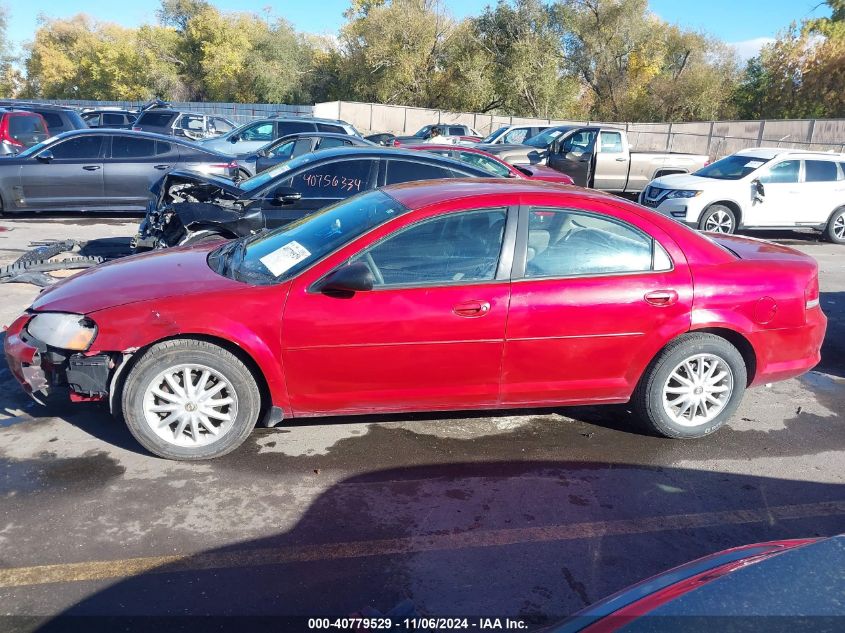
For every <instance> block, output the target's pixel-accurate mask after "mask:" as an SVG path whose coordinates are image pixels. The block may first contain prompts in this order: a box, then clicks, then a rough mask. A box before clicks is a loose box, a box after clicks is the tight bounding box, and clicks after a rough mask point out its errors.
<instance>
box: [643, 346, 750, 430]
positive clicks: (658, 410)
mask: <svg viewBox="0 0 845 633" xmlns="http://www.w3.org/2000/svg"><path fill="white" fill-rule="evenodd" d="M698 354H709V355H713V356H716V357H718V358H719V359H721V360H722V361H723V362H724V363H726V364H727V366H728V367H730V370H731V375H732V379H733V389H732V391H731V392H730V395H729V396H728V398H727V402H726V404H725V405H724V407H723V408H722V410H721V411H720V412H719V413H718V415H716V416H715V417H714V418H713V419H712V420H709V421H706V422H702V423H701V424H700V425H697V426H687V425H682V424H679V423H677V422H676V421H674V420H673V419H672V418H671V417H670V416H669V414H668V413H667V412H666V410H665V407H664V404H663V395H664V391H663V389H664V387H666V386H667V384H668V383H669V376H670V375H671V374H672V372H673V371H674V370H675V368H676V367H678V365H680V364H681V363H682V362H683V361H684V360H685V359H688V358H692V357H694V356H696V355H698ZM747 381H748V372H747V369H746V367H745V361H744V359H743V358H742V354H740V353H739V351H738V350H737V349H736V348H735V347H734V346H733V345H731V343H729V342H728V341H726V340H725V339H723V338H722V337H720V336H716V335H714V334H705V333H696V332H691V333H689V334H684V335H682V336H679V337H678V338H677V339H675V340H674V341H672V342H671V343H669V344H668V345H667V346H666V347H664V348H663V350H661V352H660V353H659V354H658V355H657V357H656V358H655V359H654V360H653V361H652V362H651V364H650V365H649V366H648V368H647V369H646V371H645V373H644V374H643V376H642V378H641V379H640V382H639V384H638V385H637V388H636V390H635V391H634V395H633V397H632V398H631V404H632V405H633V408H634V411H635V413H636V414H637V415H638V416H639V417H640V419H641V420H642V422H643V424H644V425H645V426H646V428H647V429H648V430H649V431H650V432H651V433H654V434H656V435H662V436H663V437H670V438H678V439H692V438H697V437H704V436H705V435H709V434H710V433H712V432H713V431H715V430H716V429H718V428H719V427H720V426H722V425H723V424H724V423H725V422H726V421H727V420H728V419H729V418H730V417H731V416H732V415H733V414H734V413H735V412H736V409H737V407H738V406H739V403H740V402H741V401H742V395H743V394H744V393H745V387H746V385H747Z"/></svg>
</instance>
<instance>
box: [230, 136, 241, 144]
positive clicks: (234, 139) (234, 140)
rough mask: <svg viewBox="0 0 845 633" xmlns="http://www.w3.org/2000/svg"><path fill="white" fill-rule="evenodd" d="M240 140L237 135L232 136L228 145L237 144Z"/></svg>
mask: <svg viewBox="0 0 845 633" xmlns="http://www.w3.org/2000/svg"><path fill="white" fill-rule="evenodd" d="M240 140H241V137H240V135H239V134H232V136H230V137H229V142H230V143H237V142H238V141H240Z"/></svg>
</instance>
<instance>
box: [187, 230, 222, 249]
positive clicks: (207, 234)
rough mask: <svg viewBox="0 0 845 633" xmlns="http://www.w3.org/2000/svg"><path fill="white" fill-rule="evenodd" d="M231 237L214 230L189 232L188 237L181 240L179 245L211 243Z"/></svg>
mask: <svg viewBox="0 0 845 633" xmlns="http://www.w3.org/2000/svg"><path fill="white" fill-rule="evenodd" d="M227 239H229V238H228V237H227V236H226V235H223V234H222V233H219V232H217V231H213V230H202V231H196V232H189V233H188V235H187V237H185V239H183V240H182V241H181V242H179V246H196V245H197V244H210V243H211V242H219V241H220V240H227Z"/></svg>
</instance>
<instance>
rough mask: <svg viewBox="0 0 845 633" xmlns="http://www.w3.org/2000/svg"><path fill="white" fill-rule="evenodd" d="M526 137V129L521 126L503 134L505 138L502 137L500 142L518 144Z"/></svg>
mask: <svg viewBox="0 0 845 633" xmlns="http://www.w3.org/2000/svg"><path fill="white" fill-rule="evenodd" d="M526 138H528V129H527V128H524V127H523V128H519V129H517V130H511V131H510V132H508V133H507V134H505V138H503V139H502V142H504V143H515V144H519V143H522V141H524V140H525V139H526Z"/></svg>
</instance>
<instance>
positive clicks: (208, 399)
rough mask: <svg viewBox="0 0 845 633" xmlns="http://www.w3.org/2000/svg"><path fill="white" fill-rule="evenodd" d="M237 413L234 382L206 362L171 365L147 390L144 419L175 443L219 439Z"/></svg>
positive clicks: (194, 443) (199, 443)
mask: <svg viewBox="0 0 845 633" xmlns="http://www.w3.org/2000/svg"><path fill="white" fill-rule="evenodd" d="M237 415H238V396H237V394H236V393H235V390H234V389H233V388H232V384H231V383H230V382H229V380H228V379H227V378H226V377H225V376H224V375H223V374H221V373H220V372H219V371H217V370H215V369H212V368H211V367H206V366H205V365H196V364H184V365H177V366H175V367H170V368H168V369H166V370H164V371H163V372H161V373H160V374H158V375H157V376H156V377H155V378H154V379H153V380H152V381H151V382H150V384H149V385H148V386H147V390H146V391H145V393H144V419H145V420H146V422H147V424H148V425H149V426H150V428H151V429H152V430H153V432H154V433H155V434H156V435H157V436H158V437H160V438H161V439H163V440H164V441H165V442H168V443H169V444H173V445H175V446H184V447H197V446H205V445H208V444H211V443H213V442H216V441H217V440H219V439H220V438H221V437H222V436H223V435H225V434H226V433H227V432H229V431H230V430H231V428H232V425H233V424H234V422H235V419H236V418H237Z"/></svg>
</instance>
